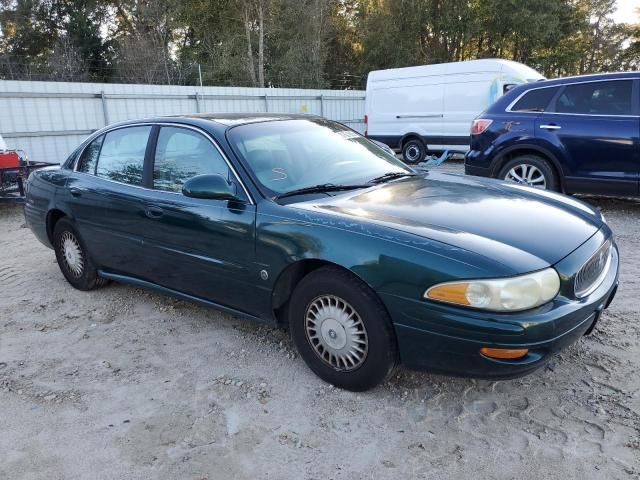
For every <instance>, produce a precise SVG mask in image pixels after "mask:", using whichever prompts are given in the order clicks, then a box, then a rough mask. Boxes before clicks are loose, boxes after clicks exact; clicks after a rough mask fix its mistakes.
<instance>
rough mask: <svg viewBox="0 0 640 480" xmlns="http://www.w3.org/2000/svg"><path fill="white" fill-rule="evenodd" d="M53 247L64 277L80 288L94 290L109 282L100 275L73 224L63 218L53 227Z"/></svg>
mask: <svg viewBox="0 0 640 480" xmlns="http://www.w3.org/2000/svg"><path fill="white" fill-rule="evenodd" d="M53 248H54V250H55V252H56V260H57V261H58V266H59V267H60V270H61V271H62V274H63V275H64V278H66V279H67V281H68V282H69V283H70V284H71V285H72V286H73V287H75V288H77V289H78V290H92V289H94V288H96V287H100V286H102V285H104V284H105V283H107V280H105V279H103V278H100V277H98V273H97V271H96V269H95V267H94V265H93V263H92V262H91V258H90V257H89V255H88V252H87V249H86V247H85V245H84V243H83V242H82V240H81V239H80V236H79V235H78V233H77V232H76V230H75V228H74V227H73V224H72V223H71V222H70V221H69V220H67V219H65V218H62V219H60V220H58V222H56V225H55V228H54V229H53Z"/></svg>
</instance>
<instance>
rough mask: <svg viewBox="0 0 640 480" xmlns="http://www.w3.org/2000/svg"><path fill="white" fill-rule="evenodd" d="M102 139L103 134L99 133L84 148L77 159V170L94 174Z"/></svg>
mask: <svg viewBox="0 0 640 480" xmlns="http://www.w3.org/2000/svg"><path fill="white" fill-rule="evenodd" d="M102 140H104V135H100V136H99V137H98V138H96V139H95V140H94V141H93V142H91V143H90V144H89V146H88V147H87V148H85V149H84V152H82V156H81V157H80V160H79V161H78V168H77V170H78V172H83V173H90V174H91V175H95V173H96V165H97V163H98V155H99V154H100V147H102Z"/></svg>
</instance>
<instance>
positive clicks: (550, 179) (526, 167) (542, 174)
mask: <svg viewBox="0 0 640 480" xmlns="http://www.w3.org/2000/svg"><path fill="white" fill-rule="evenodd" d="M516 177H519V178H522V181H519V180H518V179H517V178H516ZM498 178H500V179H501V180H507V181H513V182H516V183H520V184H522V185H527V186H530V187H535V188H542V189H545V190H553V191H556V192H557V191H558V190H559V182H558V176H557V174H556V172H555V170H554V168H553V166H552V165H551V164H550V163H549V162H548V161H547V160H545V159H544V158H542V157H539V156H538V155H530V154H527V155H518V156H516V157H515V158H512V159H511V160H509V161H508V162H507V163H505V164H504V166H503V167H502V168H501V169H500V172H499V173H498Z"/></svg>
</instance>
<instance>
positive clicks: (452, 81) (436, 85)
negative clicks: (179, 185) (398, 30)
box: [365, 59, 544, 163]
mask: <svg viewBox="0 0 640 480" xmlns="http://www.w3.org/2000/svg"><path fill="white" fill-rule="evenodd" d="M543 79H544V77H543V76H542V75H540V74H539V73H538V72H536V71H535V70H533V69H532V68H529V67H527V66H526V65H523V64H521V63H517V62H512V61H509V60H494V59H488V60H471V61H468V62H455V63H440V64H436V65H423V66H418V67H407V68H392V69H389V70H377V71H373V72H371V73H369V77H368V79H367V97H366V102H365V123H366V128H367V132H366V133H365V134H366V135H367V136H368V137H369V138H371V139H372V140H378V141H380V142H382V143H385V144H387V145H389V146H390V147H391V148H393V149H394V150H396V151H402V156H403V158H404V160H405V162H407V163H418V162H421V161H423V159H424V157H425V155H426V153H427V152H428V151H443V150H449V151H452V152H466V151H467V150H468V149H469V140H470V137H469V128H470V126H471V122H472V121H473V119H474V118H475V117H477V116H478V115H479V114H480V113H481V112H483V111H484V110H485V109H486V108H487V107H489V105H491V104H492V103H493V102H495V101H496V100H497V99H498V97H500V96H501V95H503V94H504V93H505V92H506V91H507V90H509V88H511V87H513V86H514V85H518V84H521V83H526V82H535V81H538V80H543Z"/></svg>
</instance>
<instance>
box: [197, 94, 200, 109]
mask: <svg viewBox="0 0 640 480" xmlns="http://www.w3.org/2000/svg"><path fill="white" fill-rule="evenodd" d="M196 112H198V113H200V97H199V95H198V92H196Z"/></svg>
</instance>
